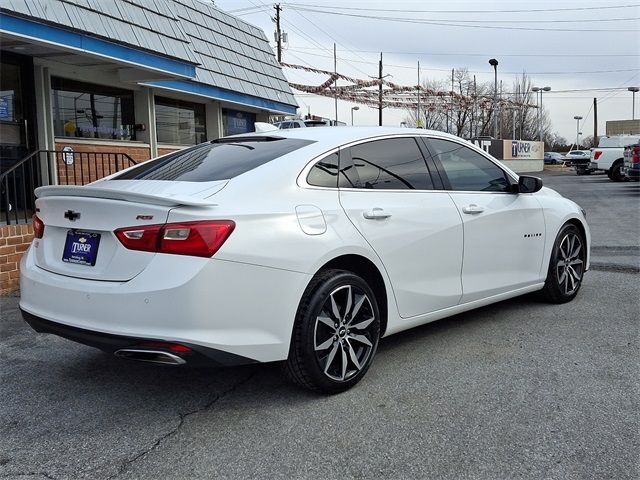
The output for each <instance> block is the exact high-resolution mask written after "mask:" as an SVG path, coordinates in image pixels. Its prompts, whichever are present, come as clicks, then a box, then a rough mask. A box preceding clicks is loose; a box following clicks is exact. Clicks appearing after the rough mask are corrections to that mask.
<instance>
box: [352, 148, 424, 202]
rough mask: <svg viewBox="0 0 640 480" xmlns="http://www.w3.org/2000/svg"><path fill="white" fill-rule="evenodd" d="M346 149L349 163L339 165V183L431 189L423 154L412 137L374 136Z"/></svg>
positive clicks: (392, 188) (366, 186) (371, 186)
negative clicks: (372, 138)
mask: <svg viewBox="0 0 640 480" xmlns="http://www.w3.org/2000/svg"><path fill="white" fill-rule="evenodd" d="M350 151H351V160H352V164H351V165H348V166H346V167H341V168H342V171H341V174H342V175H341V181H340V186H354V187H356V188H366V189H377V190H406V189H411V190H414V189H416V190H432V189H433V184H432V183H431V177H430V175H429V171H428V170H427V165H426V163H425V161H424V157H423V156H422V152H421V151H420V149H419V148H418V144H417V143H416V141H415V140H414V139H413V138H389V139H384V140H375V141H372V142H367V143H362V144H360V145H355V146H353V147H351V149H350ZM351 169H352V171H349V170H351ZM343 177H344V178H343Z"/></svg>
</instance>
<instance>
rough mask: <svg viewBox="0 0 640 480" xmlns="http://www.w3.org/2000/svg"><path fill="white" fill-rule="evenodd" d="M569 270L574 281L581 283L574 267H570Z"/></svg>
mask: <svg viewBox="0 0 640 480" xmlns="http://www.w3.org/2000/svg"><path fill="white" fill-rule="evenodd" d="M568 270H569V274H571V276H572V277H573V278H574V280H575V281H576V282H579V281H580V275H578V272H576V271H575V270H574V269H573V267H569V268H568Z"/></svg>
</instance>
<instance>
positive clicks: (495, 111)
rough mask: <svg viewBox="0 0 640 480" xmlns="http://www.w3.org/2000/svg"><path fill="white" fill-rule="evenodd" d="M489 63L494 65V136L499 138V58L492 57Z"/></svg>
mask: <svg viewBox="0 0 640 480" xmlns="http://www.w3.org/2000/svg"><path fill="white" fill-rule="evenodd" d="M489 65H491V66H492V67H493V72H494V81H493V138H498V109H497V106H498V60H496V59H495V58H492V59H490V60H489Z"/></svg>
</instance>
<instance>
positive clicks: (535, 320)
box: [0, 170, 640, 479]
mask: <svg viewBox="0 0 640 480" xmlns="http://www.w3.org/2000/svg"><path fill="white" fill-rule="evenodd" d="M542 176H543V179H544V182H545V184H546V185H549V186H551V187H552V188H556V189H557V190H558V191H560V192H561V193H563V194H564V195H565V196H568V197H569V198H572V199H574V200H575V201H576V202H577V203H579V204H580V205H582V206H583V208H585V210H586V211H587V218H588V220H589V222H590V225H591V229H592V237H593V259H592V266H593V269H592V271H590V272H588V274H587V275H586V276H585V280H584V284H583V288H582V290H581V292H580V294H579V295H578V297H577V298H576V299H575V300H574V301H573V302H572V303H569V304H565V305H560V306H552V305H547V304H544V303H540V302H539V301H537V299H536V298H535V297H533V296H527V297H521V298H518V299H514V300H510V301H507V302H502V303H500V304H496V305H492V306H488V307H485V308H482V309H480V310H476V311H474V312H469V313H466V314H462V315H458V316H456V317H452V318H450V319H446V320H443V321H440V322H436V323H433V324H430V325H427V326H423V327H420V328H417V329H413V330H410V331H408V332H404V333H402V334H399V335H396V336H393V337H390V338H388V339H385V340H383V341H382V342H381V345H380V349H379V353H378V356H377V357H376V361H375V363H374V364H373V366H372V368H371V370H370V371H369V373H368V374H367V376H366V377H365V379H364V380H363V381H362V382H361V383H360V384H359V385H358V386H357V387H356V388H354V389H352V390H351V391H348V392H346V393H343V394H340V395H336V396H330V397H327V396H317V395H313V394H310V393H307V392H304V391H301V390H298V389H296V388H294V387H292V386H290V385H289V384H288V383H287V382H286V381H285V380H283V378H282V377H281V375H280V373H279V369H278V367H277V366H276V365H262V366H250V367H239V368H229V369H222V370H215V369H207V368H170V367H156V366H150V365H142V364H138V363H134V362H128V361H124V360H119V359H116V358H114V357H111V356H108V355H106V354H103V353H101V352H99V351H97V350H94V349H91V348H89V347H84V346H81V345H77V344H74V343H71V342H67V341H65V340H62V339H60V338H57V337H53V336H48V335H41V334H36V333H35V332H33V331H32V330H30V329H29V328H28V327H27V326H26V324H24V323H23V322H22V320H21V319H20V317H19V314H18V311H17V301H18V298H17V296H16V297H2V298H0V302H1V303H0V308H1V313H2V315H1V317H2V318H1V321H0V399H1V400H0V478H16V479H18V478H24V479H41V478H49V479H67V478H68V479H75V478H86V479H112V478H118V479H134V478H135V479H138V478H149V479H157V478H176V479H181V478H198V479H199V478H269V479H271V478H295V479H297V478H330V479H333V478H394V479H395V478H444V479H475V478H478V479H516V478H526V479H530V478H536V479H537V478H562V479H573V478H576V479H578V478H579V479H584V478H597V479H601V478H611V479H637V478H639V477H640V470H639V466H638V452H639V451H640V428H639V426H640V401H639V396H640V389H639V385H638V381H639V378H640V376H639V373H640V371H639V370H640V369H639V364H638V359H639V358H640V351H639V350H640V349H639V344H638V339H639V332H640V329H639V324H640V320H639V318H640V303H639V301H640V300H639V299H640V282H639V276H638V272H639V270H640V263H639V259H640V247H639V246H638V240H639V238H640V215H639V212H640V184H639V183H624V184H621V183H613V182H611V181H609V180H608V179H607V177H606V176H603V175H591V176H580V177H579V176H576V175H574V174H571V173H570V172H566V171H559V170H558V171H553V172H545V173H544V174H543V175H542Z"/></svg>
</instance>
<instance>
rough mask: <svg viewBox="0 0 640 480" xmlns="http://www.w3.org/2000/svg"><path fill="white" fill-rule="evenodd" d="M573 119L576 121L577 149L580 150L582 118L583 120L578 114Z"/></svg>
mask: <svg viewBox="0 0 640 480" xmlns="http://www.w3.org/2000/svg"><path fill="white" fill-rule="evenodd" d="M573 119H574V120H575V121H576V150H578V145H579V144H580V120H582V117H581V116H580V115H576V116H575V117H573Z"/></svg>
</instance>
